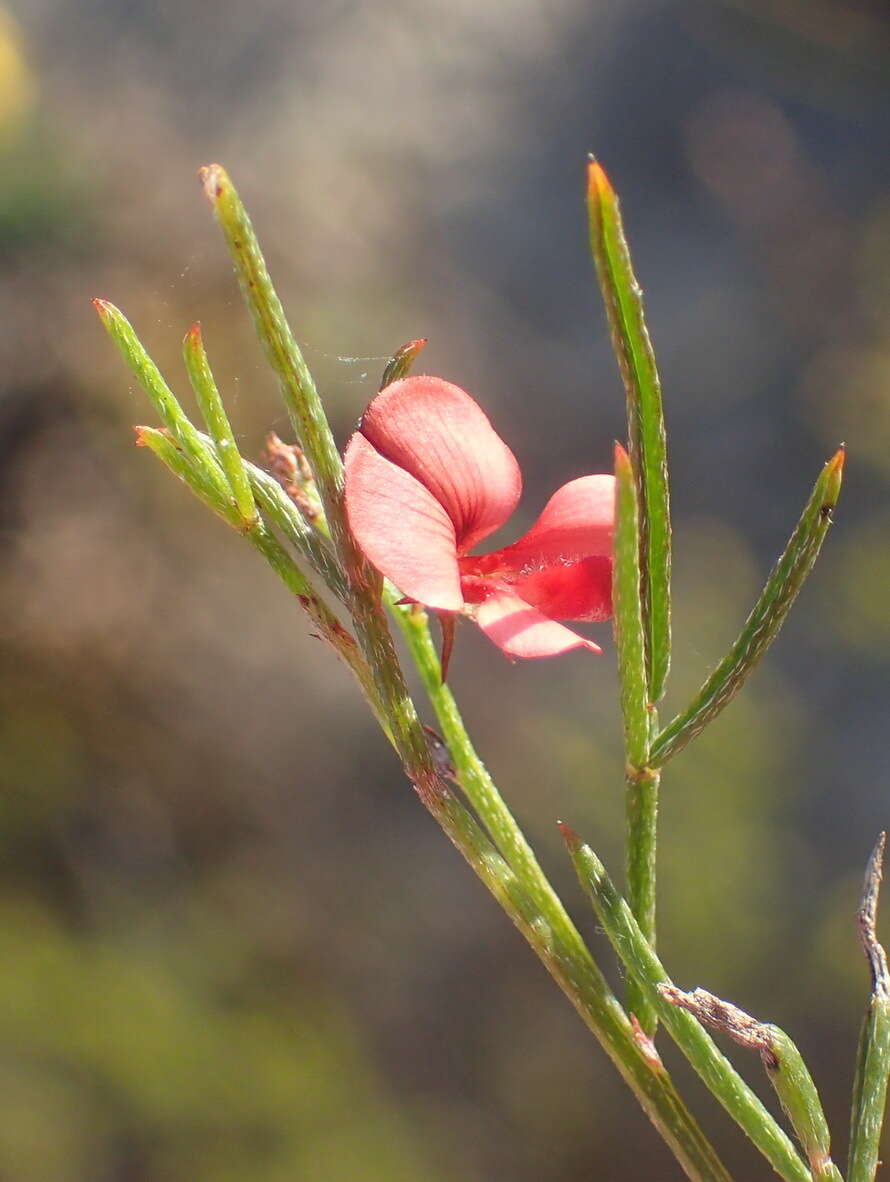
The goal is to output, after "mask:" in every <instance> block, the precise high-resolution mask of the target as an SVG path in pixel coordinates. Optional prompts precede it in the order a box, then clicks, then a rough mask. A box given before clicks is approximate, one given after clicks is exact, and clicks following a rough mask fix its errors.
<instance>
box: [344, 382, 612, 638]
mask: <svg viewBox="0 0 890 1182" xmlns="http://www.w3.org/2000/svg"><path fill="white" fill-rule="evenodd" d="M521 491H522V477H521V475H520V472H519V466H518V464H517V463H516V460H515V458H514V457H513V453H512V452H511V451H510V449H509V448H508V447H507V445H506V444H505V443H504V441H503V440H502V439H501V438H500V436H498V435H497V434H496V432H495V431H494V428H493V427H492V426H491V423H490V422H489V421H488V418H487V417H486V416H485V414H484V413H483V411H482V410H481V408H480V407H479V406H478V405H477V404H476V403H475V402H474V401H473V399H472V398H471V397H470V396H469V394H467V393H465V392H464V391H463V390H461V389H460V387H458V386H454V385H452V384H451V383H450V382H446V381H443V380H442V379H441V378H436V377H426V376H424V377H408V378H404V379H402V380H401V381H397V382H393V383H392V384H391V385H389V386H387V387H386V388H385V389H384V390H383V391H381V393H380V394H378V395H377V397H376V398H375V399H374V400H373V402H371V404H370V405H369V406H368V408H367V410H366V411H365V413H364V415H363V417H362V420H361V423H360V424H359V429H358V430H357V431H356V433H355V434H354V435H353V437H352V439H351V440H350V441H349V446H348V447H347V449H346V511H347V514H348V516H349V523H350V526H351V527H352V530H353V533H354V534H355V536H356V538H357V540H358V543H359V545H360V546H361V547H362V549H363V550H364V552H365V554H366V555H367V557H368V559H369V560H370V562H371V563H372V564H373V565H374V566H375V567H376V568H377V569H378V570H379V571H380V572H381V573H382V574H383V575H385V576H386V577H387V578H388V579H390V581H391V582H392V583H394V584H395V586H396V587H398V589H399V590H400V591H401V593H402V594H403V595H404V596H405V598H406V599H407V600H409V601H411V602H415V603H420V604H422V605H423V606H425V607H428V608H431V609H433V610H434V611H436V612H438V613H439V614H440V617H442V618H443V620H444V621H446V635H447V622H452V623H453V620H454V618H455V615H456V614H457V613H462V614H464V615H467V616H469V617H471V618H472V619H473V620H475V622H476V623H477V624H478V625H479V627H480V628H481V629H482V631H483V632H484V633H485V634H486V636H488V637H489V639H490V640H492V641H494V643H495V644H496V645H497V646H498V647H499V648H500V649H501V650H502V651H503V652H504V653H505V654H506V655H507V656H508V657H511V658H516V657H551V656H556V655H557V654H559V653H564V652H569V651H570V650H571V649H576V648H585V649H588V650H590V651H591V652H600V651H601V650H600V649H599V647H598V646H597V645H595V644H594V643H593V641H591V640H588V639H587V638H586V637H584V636H580V635H579V634H578V633H577V632H573V631H572V630H571V629H570V628H566V627H565V626H564V625H563V624H560V623H557V621H558V620H579V621H584V620H607V619H609V617H610V616H611V614H612V528H613V522H614V515H615V482H614V477H612V476H607V475H603V476H582V477H580V478H579V479H577V480H572V481H570V482H569V483H568V484H565V485H563V487H562V488H560V489H558V490H557V492H555V493H554V494H553V496H552V497H551V498H550V500H549V501H548V502H547V505H546V506H545V507H544V511H543V513H542V514H541V516H540V517H539V518H538V520H537V521H536V522H535V524H534V525H533V526H532V528H531V529H530V530H529V531H528V533H526V534H525V535H524V537H522V538H520V539H519V541H518V542H514V543H513V544H512V545H511V546H506V547H504V548H503V549H501V550H496V551H494V553H491V554H482V555H478V556H474V555H471V554H470V551H471V550H472V549H473V547H474V546H476V545H478V544H479V543H480V542H481V541H482V540H483V539H484V538H486V537H488V535H489V534H491V533H493V532H494V531H495V530H496V529H498V528H500V526H502V525H503V524H504V522H505V521H506V520H507V519H508V517H509V516H510V515H511V513H512V512H513V510H514V509H515V508H516V504H517V502H518V501H519V496H520V492H521Z"/></svg>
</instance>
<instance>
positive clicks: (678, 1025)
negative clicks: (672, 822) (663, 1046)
mask: <svg viewBox="0 0 890 1182" xmlns="http://www.w3.org/2000/svg"><path fill="white" fill-rule="evenodd" d="M562 832H563V836H564V837H565V839H566V844H567V846H568V849H569V853H570V855H571V858H572V862H573V863H574V866H575V870H576V872H577V874H578V878H579V880H580V882H581V885H582V887H583V888H584V890H585V891H586V893H587V894H588V896H589V897H590V901H591V902H592V903H593V907H594V910H595V911H596V914H597V918H598V919H599V921H600V923H601V924H602V925H603V928H604V929H605V932H606V935H607V936H608V938H609V941H610V943H611V944H612V947H613V948H614V949H615V952H616V953H617V955H618V956H619V957H620V959H621V961H622V963H623V964H624V966H625V968H626V969H627V971H628V972H629V973H630V974H631V975H632V976H633V978H634V980H635V981H636V982H637V984H638V985H639V986H640V988H641V989H643V990H644V991H645V993H646V995H647V997H648V998H649V1000H650V1001H651V1003H652V1005H654V1006H655V1008H656V1010H657V1011H658V1016H659V1018H660V1019H661V1022H662V1023H663V1024H664V1026H665V1028H666V1030H667V1031H668V1033H669V1034H670V1036H671V1038H672V1039H673V1040H674V1042H675V1043H676V1044H677V1046H678V1047H679V1048H680V1050H681V1051H682V1052H683V1054H684V1055H685V1056H686V1058H687V1059H688V1060H689V1063H690V1064H691V1066H692V1067H693V1068H694V1070H695V1071H696V1072H697V1073H698V1075H699V1076H701V1078H702V1080H703V1081H704V1082H705V1084H706V1085H707V1087H708V1089H709V1090H710V1092H711V1093H712V1094H713V1095H714V1096H715V1097H716V1099H717V1100H719V1101H720V1103H721V1104H722V1105H723V1107H724V1108H725V1109H726V1111H727V1112H728V1113H729V1114H730V1116H731V1117H732V1118H733V1119H734V1120H735V1121H737V1123H738V1124H739V1125H740V1126H741V1128H743V1129H744V1131H745V1132H746V1133H747V1134H748V1136H749V1137H750V1138H751V1140H752V1141H753V1142H754V1144H755V1145H756V1146H757V1148H758V1149H759V1150H760V1152H761V1153H762V1154H763V1156H764V1157H765V1158H766V1159H767V1161H768V1162H769V1163H770V1165H771V1166H772V1167H773V1169H774V1170H775V1171H776V1173H777V1174H778V1175H779V1177H781V1178H784V1179H785V1180H786V1182H810V1171H809V1170H808V1169H807V1167H806V1165H804V1163H803V1161H802V1160H801V1159H800V1157H799V1155H798V1154H797V1152H796V1151H795V1148H794V1146H793V1145H792V1144H791V1141H790V1140H789V1138H788V1137H787V1135H786V1134H785V1133H784V1131H783V1130H782V1129H781V1128H780V1127H779V1125H778V1124H777V1123H776V1121H775V1120H774V1119H773V1117H772V1116H771V1115H770V1113H769V1112H768V1111H767V1109H766V1108H765V1107H764V1106H763V1104H762V1103H761V1102H760V1100H759V1099H758V1097H757V1096H756V1095H755V1094H754V1092H752V1091H751V1089H750V1088H749V1087H748V1085H747V1084H746V1083H745V1081H744V1080H743V1079H742V1078H741V1076H740V1075H739V1074H738V1073H737V1072H736V1070H735V1069H734V1068H733V1066H732V1064H731V1063H730V1062H729V1060H728V1059H727V1058H726V1057H725V1055H723V1054H722V1053H721V1052H720V1050H719V1049H718V1047H717V1046H716V1044H715V1043H714V1040H713V1039H712V1038H711V1037H710V1035H709V1034H708V1033H707V1031H705V1030H704V1029H703V1028H702V1026H701V1025H700V1024H699V1022H697V1021H696V1019H695V1018H693V1016H692V1015H691V1014H689V1013H687V1012H686V1011H685V1010H682V1009H678V1008H677V1007H676V1006H674V1005H672V1004H671V1003H670V1002H669V1001H668V1000H667V998H666V997H665V996H664V995H663V994H662V993H661V992H660V990H659V986H660V985H668V986H670V979H669V978H668V975H667V973H666V972H665V970H664V967H663V965H662V964H661V962H660V961H659V959H658V957H657V956H656V955H655V952H654V950H653V949H652V948H651V947H650V946H649V944H648V943H647V942H646V940H645V938H644V936H643V933H642V932H641V931H640V928H639V924H638V923H637V921H636V920H635V919H634V916H633V913H632V911H631V909H630V907H628V905H627V903H626V902H625V901H624V900H623V899H622V898H621V896H620V895H619V894H618V892H617V890H616V889H615V886H614V884H613V883H612V880H611V879H610V878H609V876H608V874H607V873H606V869H605V867H604V866H603V864H602V862H601V861H600V860H599V858H598V857H597V856H596V854H595V853H594V852H593V850H592V849H591V848H590V846H588V845H586V844H584V843H583V842H582V841H581V839H580V837H578V835H577V834H576V833H574V832H573V831H572V830H571V829H569V827H568V826H567V825H564V826H562Z"/></svg>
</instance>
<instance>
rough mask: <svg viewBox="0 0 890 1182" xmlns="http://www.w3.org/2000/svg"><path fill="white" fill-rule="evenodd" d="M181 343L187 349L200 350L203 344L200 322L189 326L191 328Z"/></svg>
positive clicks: (197, 321)
mask: <svg viewBox="0 0 890 1182" xmlns="http://www.w3.org/2000/svg"><path fill="white" fill-rule="evenodd" d="M182 343H183V345H184V346H185V347H186V348H187V349H200V348H201V346H202V344H203V338H202V336H201V322H200V320H196V321H195V323H194V324H193V325H192V326H191V328H190V329H189V330H188V332H187V333H186V334H185V337H184V338H183V341H182Z"/></svg>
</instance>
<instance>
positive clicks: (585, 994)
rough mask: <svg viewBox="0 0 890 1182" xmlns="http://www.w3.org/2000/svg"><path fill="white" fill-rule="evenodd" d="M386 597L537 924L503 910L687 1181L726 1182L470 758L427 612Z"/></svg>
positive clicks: (462, 773) (462, 776) (471, 796)
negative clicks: (657, 1134)
mask: <svg viewBox="0 0 890 1182" xmlns="http://www.w3.org/2000/svg"><path fill="white" fill-rule="evenodd" d="M387 598H388V600H389V603H390V608H391V611H392V614H393V616H394V618H395V619H396V621H397V623H398V625H399V627H400V629H401V631H402V634H403V636H404V637H405V640H406V642H407V645H408V648H409V651H410V653H411V656H412V657H413V659H414V662H415V664H416V666H417V669H418V671H419V673H420V676H421V679H422V681H423V684H424V687H425V689H426V692H427V694H428V696H429V699H430V702H431V703H432V706H433V709H434V710H435V713H436V718H437V720H438V723H439V726H440V728H441V730H442V734H443V737H444V739H445V742H446V744H447V745H448V749H449V753H450V755H451V758H452V760H453V762H454V765H455V767H456V769H457V774H458V779H459V781H460V784H461V787H462V788H463V790H464V792H465V794H466V796H467V799H468V800H469V801H470V803H471V804H472V806H473V808H474V809H475V811H476V813H477V814H478V816H479V817H480V819H481V820H482V822H483V824H484V825H485V827H486V829H487V830H488V832H489V833H490V834H491V836H492V839H493V840H494V843H495V845H496V846H497V848H498V850H499V851H500V853H501V854H502V855H503V857H504V859H505V861H506V862H507V863H508V864H509V865H510V867H511V869H512V870H513V871H514V873H515V874H516V878H517V882H518V884H519V885H520V887H521V889H522V892H523V894H524V895H525V896H526V897H528V898H529V899H531V900H532V902H533V904H534V906H535V909H536V916H537V917H536V919H535V921H534V923H533V925H532V927H531V929H530V930H529V928H528V926H527V924H525V922H522V921H521V917H519V918H518V917H517V914H516V908H515V905H511V906H510V907H508V906H506V905H505V904H504V903H503V901H502V900H501V902H502V906H504V907H505V910H507V912H508V914H510V916H511V918H512V919H513V921H514V923H516V924H517V926H518V927H519V928H520V930H521V931H522V932H523V934H524V935H525V936H526V939H527V940H528V941H529V943H530V944H531V946H532V948H533V949H534V951H535V952H536V953H537V955H538V957H539V958H540V959H541V961H542V963H543V964H544V966H545V968H546V969H547V971H548V972H549V973H550V975H551V976H552V977H553V978H554V980H555V981H556V982H557V984H558V985H559V986H560V988H561V989H562V990H563V992H564V993H565V994H566V996H567V997H568V999H569V1001H570V1002H571V1003H572V1005H573V1006H574V1007H575V1009H576V1010H577V1012H578V1013H579V1015H580V1016H581V1019H582V1020H583V1021H584V1023H585V1025H586V1026H587V1027H588V1029H589V1030H590V1031H591V1032H592V1033H593V1034H594V1035H595V1037H596V1038H597V1039H598V1041H599V1042H600V1045H601V1046H602V1047H603V1049H604V1050H605V1051H606V1054H607V1055H608V1056H609V1058H610V1059H611V1060H612V1062H613V1063H614V1064H615V1066H616V1067H617V1068H618V1071H619V1072H620V1074H621V1075H622V1077H623V1078H624V1080H625V1082H626V1083H627V1084H628V1085H629V1086H630V1088H631V1090H632V1091H633V1093H634V1095H635V1096H636V1097H637V1100H638V1101H639V1103H640V1104H641V1105H642V1107H643V1109H644V1111H645V1112H646V1114H647V1115H648V1116H649V1118H650V1120H651V1121H652V1123H653V1124H654V1125H655V1127H656V1128H657V1129H658V1131H659V1132H660V1133H661V1135H662V1137H663V1138H664V1139H665V1141H666V1142H667V1143H668V1145H669V1146H670V1148H671V1150H672V1152H673V1153H674V1155H675V1156H676V1158H677V1160H678V1161H679V1162H680V1164H681V1165H682V1166H683V1169H684V1170H685V1172H686V1174H687V1176H688V1177H690V1178H696V1179H705V1178H709V1179H711V1178H713V1179H717V1178H720V1179H724V1180H725V1179H727V1178H728V1174H727V1172H726V1170H725V1168H724V1167H723V1165H722V1164H721V1163H720V1161H719V1159H718V1158H717V1157H716V1154H715V1153H714V1150H713V1148H712V1147H711V1146H710V1144H709V1143H708V1141H707V1140H706V1138H705V1137H704V1134H703V1133H702V1132H701V1130H700V1129H699V1127H698V1125H697V1124H696V1122H695V1120H694V1118H693V1117H692V1116H691V1115H690V1113H689V1111H688V1110H687V1108H686V1107H685V1105H684V1104H683V1101H682V1100H681V1099H680V1097H679V1095H678V1093H677V1091H676V1089H675V1087H674V1084H673V1081H672V1080H671V1078H670V1076H669V1075H668V1073H667V1072H666V1071H665V1069H664V1067H663V1066H662V1065H661V1063H660V1062H658V1063H657V1064H655V1065H653V1062H652V1059H651V1058H650V1057H648V1056H647V1054H646V1052H645V1050H644V1048H643V1047H642V1046H641V1044H640V1042H639V1041H638V1040H637V1037H636V1036H635V1033H634V1030H633V1027H632V1025H631V1023H630V1020H629V1019H628V1017H627V1015H626V1013H625V1012H624V1010H623V1009H622V1007H621V1004H620V1003H619V1001H618V999H617V998H616V997H615V995H614V994H613V993H612V991H611V990H610V989H609V986H608V984H607V983H606V980H605V978H604V977H603V975H602V973H601V972H600V970H599V968H598V967H597V965H596V963H595V962H594V960H593V958H592V957H591V955H590V952H589V950H588V949H587V946H586V944H585V943H584V941H583V940H582V938H581V936H580V935H579V933H578V930H577V928H576V927H575V925H574V924H573V923H572V921H571V919H570V918H569V916H568V914H567V913H566V911H565V909H564V907H563V905H562V902H561V901H560V899H559V897H558V896H557V895H556V893H555V891H554V890H553V888H552V886H551V885H550V883H549V882H548V881H547V878H546V876H545V875H544V873H543V871H542V870H541V868H540V866H539V864H538V861H537V859H536V858H535V855H534V852H533V851H532V849H531V847H530V846H529V844H528V842H527V841H526V839H525V836H524V834H523V833H522V830H521V829H520V828H519V826H518V825H517V823H516V820H515V818H514V817H513V815H512V813H511V812H510V810H509V809H508V807H507V805H506V804H505V802H504V800H503V798H502V797H501V795H500V793H499V792H498V790H497V788H496V787H495V785H494V783H493V782H492V779H491V777H490V776H489V774H488V772H487V770H486V769H485V766H484V765H483V763H482V762H481V760H480V759H479V756H478V755H477V754H476V751H475V750H474V748H473V745H472V742H471V740H470V737H469V735H468V734H467V731H466V728H465V726H464V723H463V720H462V719H461V716H460V713H459V711H458V709H457V704H456V703H455V701H454V697H453V695H452V693H451V690H450V689H449V688H448V686H447V685H445V684H443V682H442V675H441V668H440V665H439V658H438V655H437V653H436V649H435V645H434V644H433V640H432V637H431V636H430V632H429V627H428V624H427V618H426V613H425V612H422V611H419V610H417V609H416V608H410V607H408V608H405V607H398V606H395V603H394V600H395V598H396V596H395V595H394V594H393V593H391V592H390V593H388V595H387Z"/></svg>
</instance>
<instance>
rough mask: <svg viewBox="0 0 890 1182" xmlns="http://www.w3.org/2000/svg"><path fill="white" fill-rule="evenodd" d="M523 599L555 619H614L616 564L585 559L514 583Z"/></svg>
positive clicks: (547, 567)
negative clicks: (614, 570) (613, 576)
mask: <svg viewBox="0 0 890 1182" xmlns="http://www.w3.org/2000/svg"><path fill="white" fill-rule="evenodd" d="M511 586H512V589H513V590H514V591H515V592H516V594H517V595H518V596H519V598H520V599H524V600H525V601H526V603H530V604H531V605H532V606H533V607H536V608H537V609H538V610H539V611H540V612H543V614H544V615H545V616H550V617H551V618H552V619H554V620H588V621H598V620H609V619H611V618H612V561H611V559H609V558H582V559H581V561H580V562H573V563H570V564H569V565H567V566H565V565H563V564H562V563H555V564H554V565H553V566H545V567H542V568H541V569H540V570H537V571H534V572H533V573H532V574H530V575H528V576H527V577H525V578H521V579H517V580H516V582H515V583H512V584H511Z"/></svg>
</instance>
